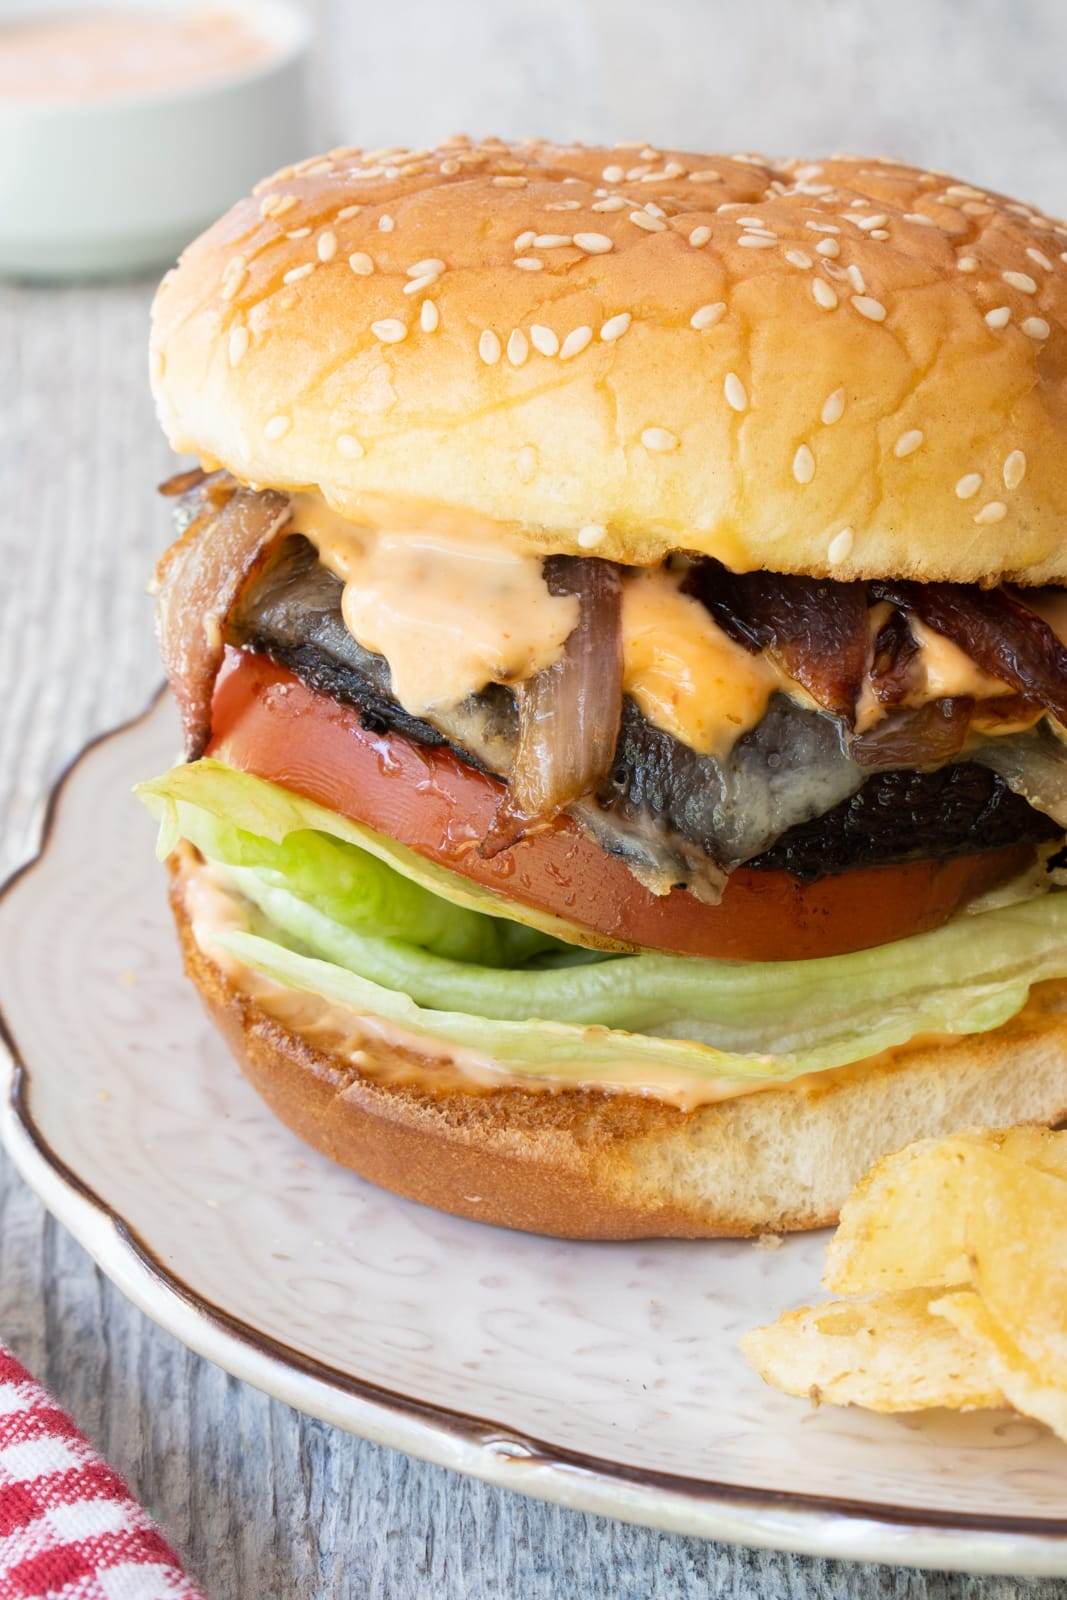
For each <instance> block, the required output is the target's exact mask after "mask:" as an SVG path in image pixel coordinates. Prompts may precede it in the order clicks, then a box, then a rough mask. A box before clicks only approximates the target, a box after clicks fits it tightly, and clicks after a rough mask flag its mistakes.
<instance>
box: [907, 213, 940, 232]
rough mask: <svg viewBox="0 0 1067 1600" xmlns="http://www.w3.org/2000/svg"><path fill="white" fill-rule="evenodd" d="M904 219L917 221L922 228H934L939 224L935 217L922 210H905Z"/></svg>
mask: <svg viewBox="0 0 1067 1600" xmlns="http://www.w3.org/2000/svg"><path fill="white" fill-rule="evenodd" d="M904 221H905V222H917V223H918V224H919V226H920V227H921V228H934V227H936V226H937V224H936V223H935V222H934V219H933V217H928V216H926V215H925V213H924V212H922V211H905V213H904Z"/></svg>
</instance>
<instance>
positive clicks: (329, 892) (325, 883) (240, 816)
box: [141, 762, 1067, 1084]
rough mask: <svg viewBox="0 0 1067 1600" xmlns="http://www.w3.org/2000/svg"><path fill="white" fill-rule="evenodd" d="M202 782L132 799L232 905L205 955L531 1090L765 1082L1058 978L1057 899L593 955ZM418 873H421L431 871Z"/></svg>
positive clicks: (240, 794) (859, 1054) (280, 809)
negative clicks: (876, 939) (234, 896)
mask: <svg viewBox="0 0 1067 1600" xmlns="http://www.w3.org/2000/svg"><path fill="white" fill-rule="evenodd" d="M197 768H199V769H201V770H200V772H199V773H198V772H197ZM205 769H206V770H205ZM214 769H219V770H220V771H221V772H222V773H229V771H230V769H227V768H221V769H220V768H219V764H218V763H204V762H200V763H195V764H194V765H193V766H190V767H184V768H178V769H177V773H178V774H184V775H191V776H185V777H180V778H179V779H178V781H175V774H168V775H167V776H166V777H164V778H162V779H159V780H156V782H155V783H154V784H148V785H143V786H142V790H141V792H142V794H144V795H145V796H146V798H148V799H149V803H150V804H151V805H152V807H153V809H154V810H156V811H157V814H161V815H162V818H163V822H164V834H163V839H162V846H161V847H162V848H163V849H167V848H169V847H170V846H171V845H172V844H173V842H175V840H176V839H177V838H178V837H184V838H187V839H190V840H191V842H193V843H194V844H196V845H197V847H198V848H199V849H200V850H201V852H202V853H203V854H204V855H206V856H207V857H208V858H209V859H211V860H213V861H215V862H217V863H221V864H222V871H223V875H224V877H225V879H226V881H227V882H228V883H229V884H230V886H231V887H232V888H233V890H234V891H235V892H237V893H238V894H239V895H240V896H241V897H243V899H244V901H245V902H246V903H247V905H248V908H249V912H250V916H249V931H243V932H231V933H227V934H220V935H219V936H218V941H217V942H218V943H219V944H220V945H222V946H223V947H224V948H225V949H227V950H229V951H230V952H231V953H232V954H234V955H235V956H237V957H239V959H240V960H242V961H243V962H245V963H246V964H247V965H248V966H250V967H252V968H254V969H255V970H257V971H259V972H262V973H265V974H266V975H268V976H270V977H273V978H275V979H276V980H278V981H279V982H282V983H285V984H288V985H291V986H293V987H295V988H299V989H305V990H308V991H310V992H312V993H314V994H318V995H321V996H322V997H323V998H324V999H327V1000H330V1001H333V1002H336V1003H340V1004H343V1005H347V1006H350V1007H354V1008H355V1009H356V1010H358V1011H361V1012H364V1013H367V1014H368V1015H372V1016H377V1017H380V1018H383V1019H384V1020H386V1021H388V1022H392V1023H394V1024H396V1025H398V1026H400V1027H403V1028H404V1029H406V1030H407V1031H409V1032H411V1033H413V1034H419V1035H425V1036H427V1037H430V1038H433V1039H436V1040H438V1041H442V1042H444V1043H445V1044H448V1045H452V1046H454V1047H455V1048H462V1049H465V1050H468V1051H472V1052H475V1053H476V1054H479V1055H482V1056H486V1057H491V1058H492V1059H493V1060H496V1061H499V1062H502V1063H507V1064H510V1065H512V1066H513V1067H515V1069H516V1070H519V1069H521V1071H522V1072H523V1073H524V1074H525V1075H527V1076H538V1075H549V1076H552V1077H560V1076H561V1075H562V1076H568V1075H572V1076H574V1077H575V1078H576V1079H580V1080H581V1081H583V1082H596V1081H604V1082H619V1081H626V1082H628V1083H635V1082H636V1083H640V1082H643V1081H646V1077H645V1076H643V1075H647V1082H648V1083H649V1084H651V1083H653V1082H654V1083H658V1084H662V1081H663V1077H664V1074H667V1075H669V1076H671V1078H672V1080H677V1081H678V1082H680V1083H684V1082H686V1081H689V1080H699V1079H707V1078H725V1079H744V1080H767V1081H774V1080H780V1079H785V1078H789V1077H793V1076H796V1075H797V1074H799V1073H805V1072H812V1071H818V1070H821V1069H825V1068H829V1067H835V1066H842V1065H845V1064H847V1063H848V1062H852V1061H858V1060H862V1059H863V1058H864V1057H866V1056H869V1055H873V1054H875V1053H876V1052H878V1051H879V1050H883V1049H887V1048H889V1047H891V1046H893V1045H899V1044H904V1043H906V1042H907V1041H908V1040H909V1039H912V1038H914V1037H915V1036H916V1035H917V1034H921V1033H943V1034H953V1033H957V1034H958V1033H978V1032H983V1031H985V1030H988V1029H990V1028H995V1027H998V1026H999V1025H1000V1024H1001V1023H1003V1022H1005V1021H1007V1020H1008V1018H1010V1017H1011V1016H1013V1015H1015V1013H1016V1012H1018V1011H1019V1010H1020V1009H1021V1007H1022V1006H1023V1005H1024V1004H1025V1003H1026V999H1027V996H1028V994H1029V991H1030V988H1031V985H1032V984H1034V983H1036V982H1038V981H1040V980H1042V979H1045V978H1054V977H1065V976H1067V894H1064V893H1060V892H1053V893H1051V894H1047V895H1044V896H1042V897H1040V898H1035V899H1031V900H1028V901H1025V902H1021V903H1014V904H1009V905H1005V906H1001V907H998V908H996V909H992V910H988V911H984V912H981V913H979V914H976V915H970V916H968V915H961V916H959V917H957V918H955V919H954V920H953V921H952V922H950V923H948V924H947V925H946V926H945V927H943V928H939V929H937V930H936V931H934V932H932V933H926V934H919V935H916V936H914V937H912V938H909V939H902V940H899V941H898V942H896V943H894V944H890V945H884V946H881V947H880V948H878V949H874V950H861V951H856V952H854V953H852V954H850V955H844V956H831V957H825V958H822V959H818V960H814V961H794V962H789V961H787V962H747V963H741V962H728V961H712V960H698V959H695V958H692V957H686V956H671V955H653V954H634V955H614V956H609V957H603V956H601V957H599V958H598V957H596V956H594V955H592V954H591V952H588V951H580V950H577V949H573V948H572V949H568V948H567V947H565V946H564V945H562V944H560V943H558V942H556V941H552V940H550V939H547V938H545V937H544V935H543V934H540V933H538V932H536V931H535V930H530V929H527V928H523V927H520V926H518V925H516V924H513V923H510V922H508V921H506V920H505V919H504V918H502V917H499V916H496V917H494V916H490V915H487V914H485V913H484V912H481V911H474V910H472V909H471V908H470V906H469V904H468V905H464V904H463V903H462V900H461V902H460V903H459V904H456V903H454V902H453V901H452V900H451V891H452V890H453V887H454V885H455V883H456V881H457V880H456V878H455V875H454V874H450V873H445V872H443V871H441V870H440V869H438V876H437V877H436V879H435V889H434V890H433V891H431V890H430V889H429V887H428V886H427V884H426V883H425V881H423V882H418V881H416V880H415V879H413V878H406V877H404V876H403V873H402V871H401V870H400V869H399V868H398V867H395V866H393V865H392V864H389V865H387V864H386V859H384V858H386V857H387V852H388V851H389V850H393V851H398V850H401V849H402V847H400V846H395V845H391V844H390V842H389V841H381V840H379V839H378V836H376V835H373V834H371V833H370V830H366V829H364V830H361V831H360V846H362V845H363V844H364V841H365V840H366V839H367V838H368V837H369V839H370V840H372V841H374V843H375V845H376V846H379V847H380V848H375V849H374V851H373V853H372V851H371V849H370V848H369V847H368V848H362V847H357V846H356V845H355V844H353V843H352V842H351V841H350V840H349V839H348V838H346V835H347V834H348V832H349V831H350V829H352V828H354V827H355V825H354V824H348V823H347V822H345V821H344V819H342V818H339V817H335V816H334V815H333V813H331V812H329V811H326V810H324V809H323V808H321V807H314V806H311V805H309V803H308V802H305V801H303V800H301V799H299V797H297V796H294V795H290V794H288V793H286V792H285V791H284V790H280V789H275V788H274V786H273V785H270V784H265V783H262V781H261V780H259V779H254V778H249V777H248V776H247V774H233V776H235V777H237V778H239V779H241V780H243V781H242V782H241V783H239V784H238V785H232V784H230V783H229V782H228V781H227V780H225V779H223V780H220V779H219V772H218V771H216V770H214ZM263 791H272V792H271V793H270V794H264V793H263ZM235 796H236V797H237V798H238V799H239V800H240V802H241V803H240V805H238V806H236V807H234V808H233V810H223V811H222V813H221V814H220V813H219V811H218V810H217V809H216V808H217V807H229V805H230V802H231V800H232V799H234V797H235ZM235 813H236V814H235ZM238 823H239V824H240V826H238ZM258 830H263V831H258ZM406 854H408V855H411V854H412V852H406ZM416 860H417V861H418V863H419V867H418V870H419V872H420V874H421V872H422V869H423V868H425V867H426V866H427V865H428V864H427V863H424V862H422V861H421V858H416ZM458 882H459V884H460V885H461V893H462V895H463V898H464V899H469V895H468V893H467V891H468V890H469V889H470V887H471V886H470V885H467V884H466V883H465V881H464V880H458ZM486 897H487V898H488V899H489V900H490V901H491V902H492V903H494V904H495V897H492V896H489V895H488V892H487V895H486ZM574 963H577V964H574ZM620 1075H621V1077H620Z"/></svg>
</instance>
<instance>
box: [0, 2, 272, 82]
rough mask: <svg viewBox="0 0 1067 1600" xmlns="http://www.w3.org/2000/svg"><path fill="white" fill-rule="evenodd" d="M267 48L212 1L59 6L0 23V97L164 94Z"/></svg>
mask: <svg viewBox="0 0 1067 1600" xmlns="http://www.w3.org/2000/svg"><path fill="white" fill-rule="evenodd" d="M272 53H273V45H272V44H271V42H270V40H269V39H268V38H266V37H265V36H264V34H262V33H260V32H259V31H257V30H256V29H255V28H253V27H251V26H250V25H249V24H248V22H247V21H246V20H245V19H244V18H243V17H242V16H239V15H238V14H237V13H236V12H233V11H227V10H225V9H222V8H218V9H216V8H215V7H214V6H210V7H209V6H196V7H192V8H190V9H189V10H185V11H182V10H177V11H167V10H161V9H158V8H152V9H149V8H148V7H145V8H144V9H143V10H142V9H130V10H126V9H124V8H116V9H109V8H101V9H100V10H86V11H78V12H74V11H63V10H61V9H57V10H56V11H54V12H52V13H51V14H50V15H46V16H43V17H41V18H39V19H38V20H35V21H23V20H21V19H16V20H11V21H6V22H3V23H0V96H3V97H5V98H7V99H18V100H32V99H36V98H41V99H55V98H60V99H64V100H101V99H106V98H107V97H108V96H111V95H122V94H142V93H148V92H151V91H163V90H167V89H171V88H176V87H179V86H182V85H187V84H191V83H196V82H197V81H199V80H200V79H204V78H217V77H221V76H224V75H226V74H228V73H238V72H242V71H244V70H245V69H246V68H248V67H251V66H255V65H256V64H257V63H258V62H260V61H262V60H264V59H265V58H266V57H268V56H270V55H271V54H272Z"/></svg>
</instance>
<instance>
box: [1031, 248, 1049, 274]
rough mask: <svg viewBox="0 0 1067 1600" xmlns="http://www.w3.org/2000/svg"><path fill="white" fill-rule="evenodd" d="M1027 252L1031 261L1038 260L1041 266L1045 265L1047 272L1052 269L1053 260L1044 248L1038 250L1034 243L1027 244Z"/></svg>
mask: <svg viewBox="0 0 1067 1600" xmlns="http://www.w3.org/2000/svg"><path fill="white" fill-rule="evenodd" d="M1026 253H1027V255H1028V256H1029V257H1030V260H1031V261H1036V262H1037V264H1038V266H1039V267H1044V269H1045V271H1046V272H1051V271H1052V262H1051V261H1050V260H1049V258H1048V256H1047V255H1046V254H1045V252H1044V251H1043V250H1038V249H1037V248H1036V247H1035V246H1034V245H1032V244H1031V245H1027V247H1026Z"/></svg>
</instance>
